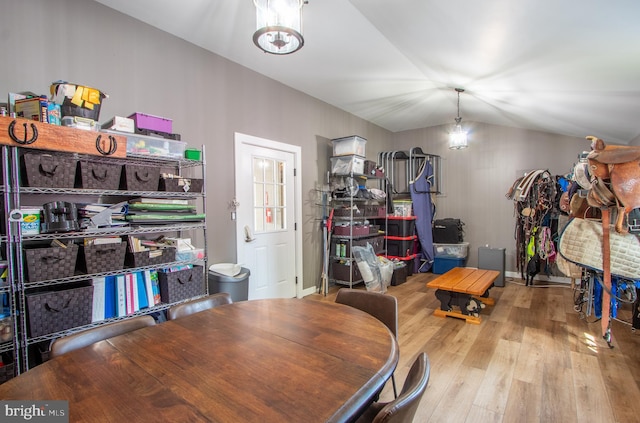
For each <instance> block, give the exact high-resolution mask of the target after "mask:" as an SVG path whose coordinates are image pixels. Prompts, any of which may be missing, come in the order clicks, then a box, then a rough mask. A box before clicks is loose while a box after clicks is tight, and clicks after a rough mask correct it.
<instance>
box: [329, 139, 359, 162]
mask: <svg viewBox="0 0 640 423" xmlns="http://www.w3.org/2000/svg"><path fill="white" fill-rule="evenodd" d="M331 143H332V144H333V155H334V156H348V155H350V154H356V155H358V156H363V157H364V156H365V147H366V144H367V140H366V139H364V138H362V137H359V136H357V135H352V136H350V137H344V138H336V139H333V140H331Z"/></svg>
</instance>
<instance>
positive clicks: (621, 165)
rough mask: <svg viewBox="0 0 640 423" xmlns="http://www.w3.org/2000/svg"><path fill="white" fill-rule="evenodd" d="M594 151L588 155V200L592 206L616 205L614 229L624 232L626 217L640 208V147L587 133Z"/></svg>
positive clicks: (625, 229)
mask: <svg viewBox="0 0 640 423" xmlns="http://www.w3.org/2000/svg"><path fill="white" fill-rule="evenodd" d="M587 139H588V140H591V141H592V147H593V150H592V151H591V152H590V153H589V155H588V156H587V160H588V161H589V173H590V174H591V184H592V186H591V189H590V190H589V194H588V196H587V199H588V200H589V204H591V205H593V206H600V207H609V206H617V208H618V212H619V213H618V218H617V220H616V225H615V227H616V231H617V232H619V233H624V232H626V231H627V228H626V225H625V224H624V221H625V217H626V216H627V215H628V214H629V213H631V211H632V210H633V209H635V208H638V207H640V147H630V146H619V145H606V144H605V143H604V141H602V140H601V139H599V138H596V137H593V136H588V137H587Z"/></svg>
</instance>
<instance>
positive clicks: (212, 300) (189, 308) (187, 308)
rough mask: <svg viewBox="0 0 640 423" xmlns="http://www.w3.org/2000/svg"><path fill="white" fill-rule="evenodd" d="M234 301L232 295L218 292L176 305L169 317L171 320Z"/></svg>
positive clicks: (170, 310) (170, 311)
mask: <svg viewBox="0 0 640 423" xmlns="http://www.w3.org/2000/svg"><path fill="white" fill-rule="evenodd" d="M232 302H233V301H232V300H231V296H230V295H229V294H228V293H226V292H220V293H218V294H213V295H209V296H207V297H202V298H198V299H197V300H193V301H187V302H186V303H182V304H178V305H175V306H173V307H171V308H170V309H169V313H168V314H167V317H168V319H169V320H175V319H179V318H180V317H185V316H189V315H190V314H193V313H198V312H200V311H204V310H208V309H210V308H214V307H218V306H221V305H224V304H231V303H232Z"/></svg>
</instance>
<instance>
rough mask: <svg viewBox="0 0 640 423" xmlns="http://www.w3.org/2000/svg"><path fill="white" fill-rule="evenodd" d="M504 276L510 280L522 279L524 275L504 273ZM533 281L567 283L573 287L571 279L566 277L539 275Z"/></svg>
mask: <svg viewBox="0 0 640 423" xmlns="http://www.w3.org/2000/svg"><path fill="white" fill-rule="evenodd" d="M504 275H505V276H506V277H508V278H513V279H522V275H521V274H520V273H519V272H504ZM533 280H534V281H540V282H553V283H566V284H567V285H571V278H567V277H565V276H547V275H541V274H539V273H538V274H537V275H536V276H535V277H534V278H533Z"/></svg>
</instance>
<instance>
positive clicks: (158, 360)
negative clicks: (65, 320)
mask: <svg viewBox="0 0 640 423" xmlns="http://www.w3.org/2000/svg"><path fill="white" fill-rule="evenodd" d="M398 358H399V351H398V344H397V341H396V339H395V337H394V336H393V334H392V333H391V332H390V331H389V329H388V328H387V327H386V326H385V325H384V324H382V323H381V322H380V321H378V320H377V319H375V318H374V317H372V316H370V315H369V314H367V313H365V312H362V311H360V310H358V309H355V308H352V307H349V306H345V305H341V304H336V303H333V302H323V301H315V300H305V299H272V300H254V301H244V302H237V303H233V304H228V305H224V306H220V307H216V308H213V309H210V310H206V311H202V312H199V313H196V314H193V315H190V316H187V317H184V318H180V319H176V320H172V321H167V322H163V323H159V324H157V325H155V326H150V327H147V328H143V329H139V330H137V331H134V332H130V333H127V334H124V335H120V336H117V337H114V338H110V339H108V340H105V341H100V342H98V343H96V344H93V345H91V346H89V347H86V348H83V349H80V350H76V351H72V352H69V353H67V354H65V355H62V356H59V357H57V358H54V359H51V360H49V361H46V362H45V363H43V364H41V365H38V366H36V367H34V368H32V369H31V370H29V371H28V372H25V373H23V374H21V375H19V376H17V377H15V378H14V379H12V380H10V381H8V382H6V383H4V384H2V385H0V399H2V400H14V399H15V400H67V401H69V421H72V422H118V423H122V422H126V423H132V422H138V421H148V422H161V421H162V422H165V421H166V422H200V421H203V422H206V421H211V422H252V421H259V422H342V421H350V420H352V419H353V418H355V417H357V416H358V415H359V414H360V413H361V412H362V410H364V409H365V408H366V407H367V406H368V404H370V402H371V401H372V400H373V399H374V397H375V395H376V393H377V392H378V391H379V390H380V389H381V388H382V387H383V386H384V384H385V382H386V381H387V380H388V379H389V378H390V377H391V374H392V373H393V371H394V370H395V367H396V365H397V363H398Z"/></svg>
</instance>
